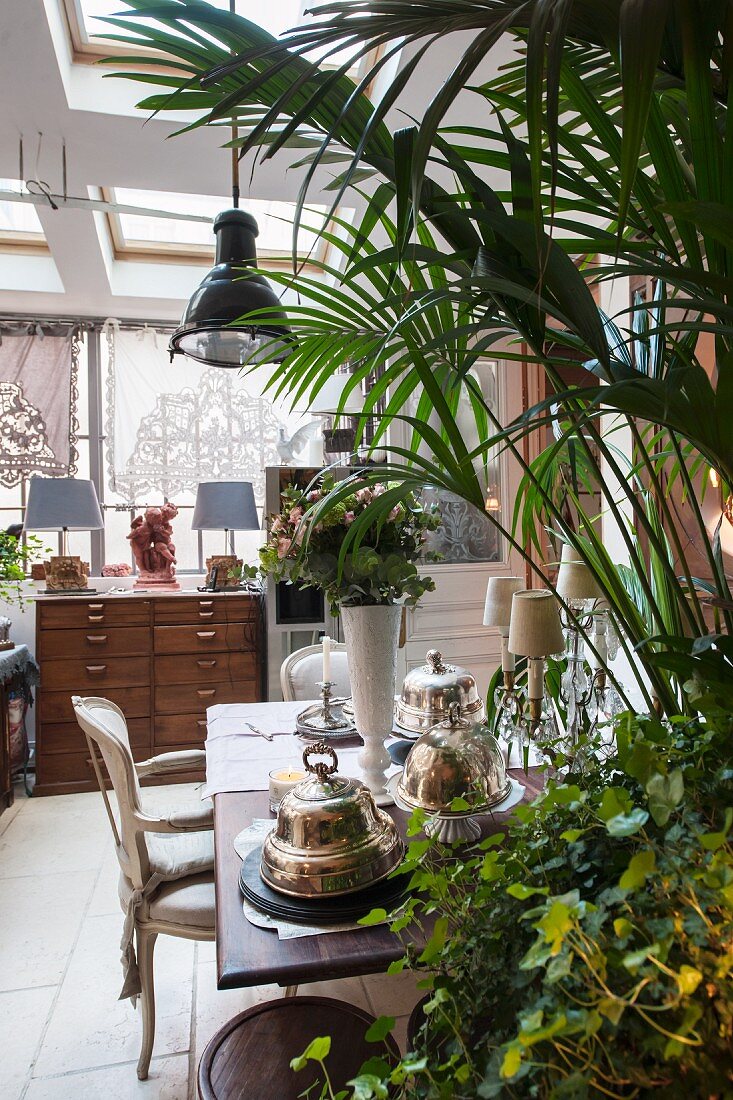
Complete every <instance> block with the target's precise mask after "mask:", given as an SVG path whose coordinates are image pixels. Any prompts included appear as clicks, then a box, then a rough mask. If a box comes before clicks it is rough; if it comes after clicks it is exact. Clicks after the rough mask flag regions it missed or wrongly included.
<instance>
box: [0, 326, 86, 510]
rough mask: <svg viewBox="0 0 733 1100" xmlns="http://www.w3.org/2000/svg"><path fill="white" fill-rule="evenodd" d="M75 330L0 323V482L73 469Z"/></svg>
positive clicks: (17, 481)
mask: <svg viewBox="0 0 733 1100" xmlns="http://www.w3.org/2000/svg"><path fill="white" fill-rule="evenodd" d="M79 338H80V335H79V330H78V329H77V328H76V327H75V326H72V325H40V324H31V325H28V324H26V323H22V324H20V323H18V324H13V323H11V322H2V323H0V483H1V484H3V485H5V486H7V487H8V488H12V487H13V486H15V485H19V484H20V482H21V481H23V479H24V478H27V477H29V476H30V475H31V474H42V475H43V476H45V477H73V475H74V474H75V473H76V461H77V458H78V455H77V450H76V432H77V428H78V424H77V420H76V408H77V399H78V393H77V380H78V369H79Z"/></svg>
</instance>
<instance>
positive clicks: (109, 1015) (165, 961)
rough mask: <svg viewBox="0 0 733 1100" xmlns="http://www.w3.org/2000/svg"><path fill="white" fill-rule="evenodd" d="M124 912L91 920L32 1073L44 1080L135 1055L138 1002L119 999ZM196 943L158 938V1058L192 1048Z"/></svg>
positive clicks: (138, 1031)
mask: <svg viewBox="0 0 733 1100" xmlns="http://www.w3.org/2000/svg"><path fill="white" fill-rule="evenodd" d="M121 932H122V913H120V914H119V915H116V916H108V917H89V918H87V919H86V920H85V921H84V924H83V926H82V930H81V933H80V936H79V942H78V944H77V947H76V950H75V951H74V955H73V957H72V960H71V963H70V965H69V969H68V972H67V974H66V976H65V978H64V981H63V984H62V986H61V991H60V993H59V997H58V1000H57V1002H56V1005H55V1006H54V1010H53V1012H52V1014H51V1019H50V1023H49V1026H48V1030H47V1032H46V1035H45V1038H44V1041H43V1044H42V1046H41V1051H40V1054H39V1056H38V1061H37V1063H36V1067H35V1071H34V1076H36V1077H49V1076H52V1075H55V1074H60V1073H69V1072H74V1071H80V1070H83V1069H89V1068H93V1067H99V1066H104V1065H114V1064H115V1063H117V1062H126V1061H131V1060H132V1059H136V1058H137V1057H138V1055H139V1053H140V1041H141V1035H142V1030H141V1029H142V1024H141V1016H140V1011H139V1007H138V1010H137V1011H135V1010H134V1009H133V1008H132V1005H131V1003H130V1001H119V1000H118V999H117V998H118V996H119V991H120V986H121V984H122V969H121V967H120V963H119V940H120V935H121ZM193 959H194V944H193V942H192V941H190V940H182V939H177V938H175V937H173V936H162V935H161V936H159V937H158V942H157V944H156V948H155V993H156V1015H157V1021H156V1029H155V1047H154V1048H153V1053H154V1054H155V1055H157V1056H158V1057H161V1056H162V1055H169V1054H179V1053H183V1052H185V1051H187V1050H188V1049H189V1043H190V1023H191V996H192V984H193Z"/></svg>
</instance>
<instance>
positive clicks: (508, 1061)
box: [499, 1046, 522, 1078]
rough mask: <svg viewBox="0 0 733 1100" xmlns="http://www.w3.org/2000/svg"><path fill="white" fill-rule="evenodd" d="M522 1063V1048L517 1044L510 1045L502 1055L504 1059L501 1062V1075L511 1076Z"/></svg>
mask: <svg viewBox="0 0 733 1100" xmlns="http://www.w3.org/2000/svg"><path fill="white" fill-rule="evenodd" d="M521 1064H522V1050H521V1047H519V1046H511V1047H509V1049H508V1050H507V1052H506V1054H505V1055H504V1061H503V1062H502V1063H501V1070H500V1071H499V1072H500V1073H501V1076H502V1077H504V1078H507V1077H513V1076H514V1074H515V1073H516V1072H517V1070H518V1069H519V1067H520V1066H521Z"/></svg>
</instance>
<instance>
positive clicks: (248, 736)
mask: <svg viewBox="0 0 733 1100" xmlns="http://www.w3.org/2000/svg"><path fill="white" fill-rule="evenodd" d="M308 705H309V703H308V702H307V701H303V700H300V701H297V702H293V703H221V704H218V705H217V706H215V707H209V709H208V710H207V712H206V718H207V723H208V729H207V738H206V783H205V784H204V787H203V790H202V793H201V797H202V798H211V797H212V796H213V795H215V794H224V793H227V792H232V791H266V790H267V789H268V785H269V778H268V777H269V773H270V772H271V771H273V769H275V768H288V767H294V768H302V767H303V750H304V749H305V748H307V742H305V741H301V740H300V738H298V737H295V736H294V735H293V731H294V729H295V719H296V716H297V715H298V714H299V713H300V712H301V711H302V710H304V709H305V708H306V707H307V706H308ZM245 722H251V723H252V725H254V726H257V727H258V729H261V730H264V731H265V732H266V733H272V734H273V735H274V736H273V740H272V741H266V740H265V738H264V737H260V736H258V735H257V734H256V733H253V732H252V730H250V729H248V728H247V726H246V725H245ZM333 747H334V749H335V750H336V753H337V755H338V761H339V765H338V770H339V773H340V774H341V775H348V776H353V777H354V778H357V779H358V778H360V777H361V769H360V767H359V764H358V762H357V758H358V756H359V753H360V752H361V749H362V746H361V745H359V744H356V743H354V742H347V743H346V744H344V745H343V746H341V745H339V743H338V742H333ZM397 771H399V768H397V767H392V768H390V770H389V772H388V773H387V774H388V775H391V774H393V773H394V772H397Z"/></svg>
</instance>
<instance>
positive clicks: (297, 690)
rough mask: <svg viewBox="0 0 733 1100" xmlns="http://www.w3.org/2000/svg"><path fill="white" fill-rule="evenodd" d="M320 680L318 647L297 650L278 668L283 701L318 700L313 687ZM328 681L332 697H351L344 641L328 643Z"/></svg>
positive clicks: (319, 653)
mask: <svg viewBox="0 0 733 1100" xmlns="http://www.w3.org/2000/svg"><path fill="white" fill-rule="evenodd" d="M322 679H323V649H322V647H321V646H319V645H307V646H304V647H303V649H296V651H295V653H291V654H290V656H289V657H286V658H285V660H284V661H283V663H282V664H281V665H280V687H281V689H282V694H283V699H285V700H286V701H288V702H289V701H292V700H294V699H317V698H318V696H319V690H318V688H317V687H316V684H318V683H319V682H320V681H321V680H322ZM331 679H332V680H333V681H334V683H335V685H336V686H335V687H334V688H333V689H332V694H333V695H334V696H341V697H343V696H350V695H351V682H350V681H349V660H348V657H347V656H346V646H345V645H344V643H343V642H331Z"/></svg>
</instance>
